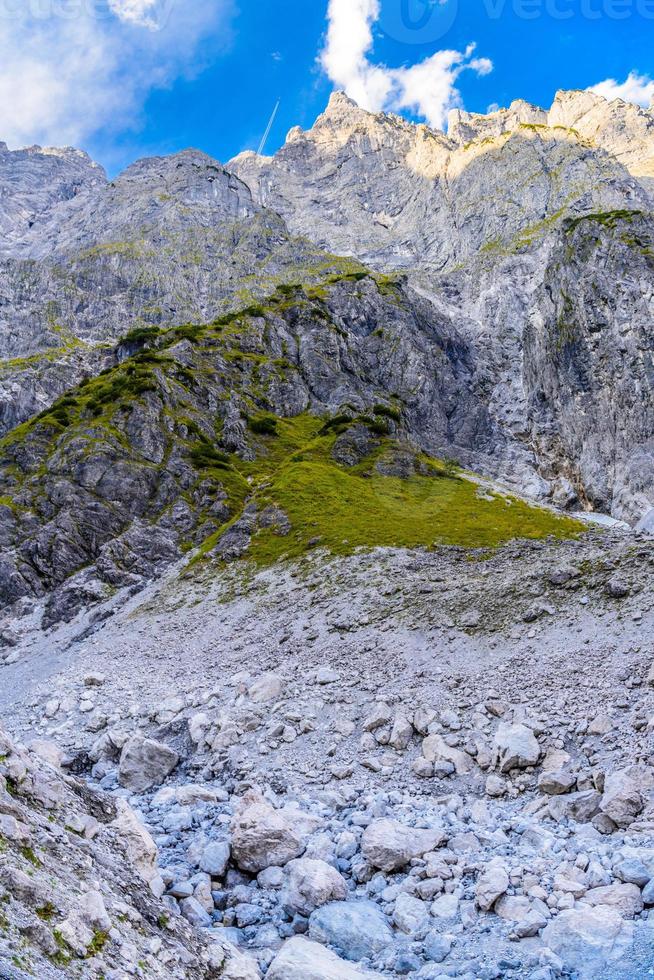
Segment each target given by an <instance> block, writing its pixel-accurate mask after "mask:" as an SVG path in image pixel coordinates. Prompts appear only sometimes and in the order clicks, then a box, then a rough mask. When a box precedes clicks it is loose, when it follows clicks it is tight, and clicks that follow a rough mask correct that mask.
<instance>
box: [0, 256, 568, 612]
mask: <svg viewBox="0 0 654 980" xmlns="http://www.w3.org/2000/svg"><path fill="white" fill-rule="evenodd" d="M325 419H327V420H331V421H327V422H325ZM281 420H288V421H283V422H282V421H281ZM453 442H454V443H456V444H457V445H461V446H466V447H468V449H469V451H470V452H471V453H474V451H475V450H477V449H479V448H481V449H484V448H486V447H487V451H488V452H491V451H493V450H494V451H496V452H497V453H501V452H503V451H506V452H510V447H508V446H506V445H505V444H504V443H505V440H504V439H503V436H502V433H501V432H498V431H497V430H496V426H495V425H494V423H493V421H492V420H491V418H490V417H489V414H488V411H487V408H486V405H485V400H484V395H483V392H482V391H479V390H478V389H477V383H476V380H475V365H474V357H473V355H472V353H471V351H470V350H469V349H468V347H467V346H466V344H465V343H464V341H463V340H462V338H461V337H460V336H459V334H458V333H457V331H456V329H455V327H454V326H453V325H452V324H451V323H450V322H448V321H446V320H442V321H438V320H436V319H435V317H434V312H433V310H432V308H431V306H430V304H429V303H428V302H427V301H425V300H423V299H421V298H420V297H419V296H417V295H416V294H414V293H412V292H411V291H408V290H406V288H405V287H404V286H403V285H402V284H401V282H399V281H394V280H389V279H386V278H384V277H380V278H374V277H370V276H368V275H367V274H366V273H356V274H352V275H345V276H343V277H340V278H339V277H334V278H333V280H332V281H331V282H329V283H328V284H326V285H323V286H319V287H306V288H302V287H289V286H282V287H280V289H278V291H277V293H276V294H275V295H274V296H273V298H272V299H271V300H270V301H269V304H268V305H267V306H260V305H259V306H256V307H251V308H248V309H246V310H245V311H243V312H242V313H239V314H227V315H225V316H224V317H222V318H221V319H220V320H218V321H216V322H214V323H212V324H209V325H207V326H205V327H202V326H195V327H193V326H186V327H181V328H178V329H175V328H173V329H171V330H168V331H157V329H156V328H149V329H143V328H141V329H137V330H135V331H133V332H132V333H131V334H130V335H128V336H127V338H126V339H125V340H124V341H123V343H122V344H120V345H119V347H118V349H117V351H116V352H115V355H114V365H113V366H112V367H110V368H108V369H106V370H105V371H104V372H103V373H102V374H101V375H100V376H99V377H97V378H95V379H93V380H91V381H87V382H85V383H84V384H82V385H80V386H78V387H77V388H73V389H71V390H70V391H69V392H68V393H67V395H66V396H65V397H64V398H62V399H59V400H58V401H57V402H55V404H54V405H53V406H52V407H51V408H50V409H49V410H47V411H45V412H43V413H41V415H40V416H38V417H37V418H36V419H34V420H32V421H30V422H28V423H26V424H25V425H23V426H22V427H20V428H18V429H16V430H15V431H14V432H12V433H10V434H9V435H8V436H7V437H5V439H4V440H3V442H2V444H1V445H2V450H3V458H2V464H1V465H0V504H1V505H2V506H1V507H0V512H1V513H2V515H3V531H2V535H3V545H4V552H3V557H2V560H1V561H0V602H3V603H11V602H13V601H15V600H17V599H19V598H20V597H22V596H24V595H42V594H43V593H44V591H47V590H48V589H51V588H53V587H56V586H60V585H62V583H64V582H65V581H66V579H67V578H68V577H69V576H70V575H72V574H74V573H75V572H78V571H79V570H81V569H85V570H86V571H85V572H84V575H83V581H82V582H77V583H76V586H75V590H74V592H71V591H70V590H64V593H63V594H59V593H55V594H54V596H53V597H52V599H51V602H50V612H49V613H48V616H53V617H55V618H58V617H59V616H60V615H67V614H68V613H70V614H73V613H74V612H76V610H77V608H78V606H79V603H80V601H81V600H83V599H88V598H92V597H93V594H94V592H93V590H94V589H96V591H97V590H99V592H98V595H99V596H102V595H103V594H104V592H105V591H106V590H104V591H103V587H102V585H100V584H99V583H98V581H97V578H96V576H99V578H100V579H101V580H102V582H104V583H108V584H109V585H110V586H114V587H115V586H118V585H121V586H122V585H128V584H134V583H136V582H137V581H138V577H137V576H138V575H143V574H146V575H148V574H151V573H152V572H153V571H155V570H156V569H157V568H158V567H161V566H162V565H164V564H165V563H166V562H168V561H170V560H172V559H173V558H176V557H178V556H179V554H180V548H182V547H183V546H184V545H185V544H186V545H188V546H190V545H201V544H202V543H203V542H209V544H210V546H211V547H213V546H216V545H218V546H219V550H220V553H224V554H225V555H226V556H230V557H234V555H235V554H241V553H243V552H244V551H246V550H247V547H248V545H249V543H250V540H251V538H252V537H253V535H254V533H255V532H256V531H258V530H261V529H262V528H265V527H267V526H273V527H275V528H277V530H278V532H279V535H280V536H281V537H282V538H286V537H287V536H288V535H289V534H290V533H291V532H292V533H293V535H295V538H293V543H294V545H297V535H298V534H299V535H300V540H301V542H302V543H303V545H304V546H306V545H307V542H308V540H309V539H310V538H312V537H315V534H316V531H315V530H314V531H313V532H310V533H307V534H305V533H304V532H305V530H306V527H307V526H308V523H310V521H309V518H308V517H307V515H306V514H305V513H302V514H298V515H297V516H296V517H295V518H294V517H293V513H294V501H293V499H292V497H293V492H294V491H293V488H295V490H296V491H297V492H298V493H301V484H302V482H303V481H304V482H306V481H307V480H308V481H309V482H310V481H311V478H313V479H314V480H315V482H316V484H317V483H319V482H320V479H321V478H326V479H328V480H331V481H332V483H333V481H334V480H336V481H337V482H338V481H340V482H339V483H338V485H341V484H342V483H343V481H344V480H345V473H346V471H347V470H348V469H350V470H352V471H353V472H354V470H353V468H355V467H357V466H358V465H360V464H363V463H364V462H365V461H366V460H367V461H368V466H369V467H370V469H371V471H372V472H373V473H378V474H379V475H380V476H382V477H389V478H390V477H392V476H396V477H410V476H413V475H414V474H418V473H422V474H423V475H424V476H425V478H426V479H425V483H424V485H422V487H423V496H422V498H421V501H417V504H418V506H419V509H420V507H424V506H425V505H426V504H427V501H428V500H432V501H433V500H434V499H437V498H438V495H439V492H440V491H442V490H443V487H445V488H446V492H445V494H444V496H443V497H442V500H443V503H444V504H446V505H447V504H448V503H451V504H453V506H454V511H456V510H457V508H459V507H460V506H462V505H463V504H464V503H465V504H466V505H467V503H468V501H467V500H465V501H464V500H463V499H462V498H460V492H464V496H465V491H464V490H463V485H461V486H460V487H459V484H460V480H459V479H458V478H454V484H453V483H452V480H450V481H449V483H448V480H447V479H446V480H445V484H444V483H443V480H442V479H441V480H440V481H439V480H438V479H436V480H435V481H434V480H431V482H430V479H429V477H430V469H429V467H430V465H431V464H426V461H421V460H420V459H419V457H418V456H417V455H416V448H415V447H419V448H420V449H422V450H426V451H429V452H431V453H432V454H439V455H446V453H447V448H448V446H450V445H451V444H452V443H453ZM412 447H413V448H412ZM294 454H295V455H294ZM287 459H288V461H289V463H290V465H291V470H294V469H295V473H293V474H291V475H290V476H289V475H288V474H286V476H287V479H286V480H285V481H282V483H281V484H280V486H279V487H278V493H277V494H275V492H273V491H270V492H268V493H267V494H262V495H257V492H256V491H257V488H258V486H259V485H261V486H262V487H269V486H270V485H271V480H272V479H273V477H274V476H275V475H276V474H277V475H278V474H279V472H280V471H281V468H282V464H284V462H285V461H286V460H287ZM303 463H307V464H312V466H310V467H309V469H307V470H303V469H302V467H301V466H299V465H298V466H297V468H295V467H294V466H293V464H303ZM325 467H327V469H325ZM362 475H363V476H368V477H370V472H368V470H366V471H365V473H363V474H362ZM435 476H440V477H444V474H443V473H442V472H437V471H435ZM360 483H361V481H360V480H359V479H357V480H355V481H354V482H352V483H350V482H349V481H347V480H345V484H344V485H345V496H347V494H348V493H350V492H359V493H361V492H362V488H361V485H360ZM454 485H456V486H457V496H456V499H455V500H451V499H450V496H449V491H450V490H451V489H452V486H454ZM378 489H380V490H381V487H380V488H378ZM470 493H471V495H472V498H473V499H474V493H473V491H472V490H471V491H470ZM289 496H290V497H291V499H290V500H288V499H287V498H289ZM382 498H383V492H382V494H381V495H380V496H379V497H378V501H377V502H378V504H379V505H380V506H382V505H383V499H382ZM489 499H491V498H489ZM371 502H372V503H374V500H372V501H371V499H367V500H366V499H364V500H363V503H364V504H368V505H369V504H370V503H371ZM280 505H281V506H280ZM407 506H408V504H407ZM484 507H485V505H484V503H483V501H482V500H480V501H479V502H478V508H479V517H478V520H479V523H480V524H483V520H482V511H483V510H484ZM503 508H504V504H502V505H501V507H500V508H499V509H500V510H501V509H503ZM454 511H453V512H452V514H451V517H452V518H453V519H454V516H455V514H454ZM513 511H514V514H515V517H516V523H515V525H512V524H510V523H509V525H507V526H506V528H505V529H504V530H503V531H502V532H500V533H499V537H498V539H502V538H506V537H507V536H511V534H512V533H516V534H517V533H525V534H526V536H532V534H533V532H534V528H533V527H531V526H530V525H529V521H527V522H526V523H525V522H524V521H523V520H522V518H523V517H524V515H523V514H522V511H520V509H519V508H518V507H517V505H516V507H514V508H513ZM421 512H422V511H421ZM388 516H389V518H390V517H391V515H390V514H389V515H388ZM425 516H426V512H425ZM489 516H492V515H490V514H489ZM315 517H316V515H314V516H313V517H312V518H311V520H314V521H315ZM396 520H397V515H395V516H394V517H393V520H389V525H390V526H391V527H392V526H393V525H394V523H395V521H396ZM234 521H236V522H237V523H236V524H234ZM316 526H318V525H317V524H316ZM224 528H227V529H228V530H227V532H226V535H225V537H226V542H223V543H221V529H224ZM537 530H538V533H543V532H544V531H547V530H551V531H552V532H556V530H557V522H556V521H555V520H553V521H552V520H550V521H546V523H545V525H539V526H538V528H537ZM561 530H562V531H565V530H566V526H565V522H564V523H562V524H561ZM567 530H574V527H573V525H572V524H571V525H570V527H569V528H567ZM380 533H382V532H381V531H380ZM431 533H432V537H433V538H434V539H437V538H438V537H439V533H440V536H441V539H442V540H451V541H452V543H465V542H466V541H467V540H469V534H468V531H467V528H463V529H462V532H461V536H460V537H457V535H456V533H454V534H448V533H447V532H445V535H444V536H443V532H442V531H441V532H438V530H437V529H436V527H434V529H433V530H432V532H431ZM356 534H357V531H356V529H355V527H354V526H353V525H352V526H351V527H350V528H349V530H347V529H346V531H345V532H344V535H343V537H344V538H347V539H348V541H349V542H350V545H352V546H353V545H355V544H356V540H355V539H356ZM478 534H480V535H481V537H480V540H479V543H480V544H481V543H485V539H484V541H482V538H483V532H482V531H481V528H480V529H479V531H478ZM212 536H213V537H212ZM235 537H236V538H237V539H238V542H237V547H236V549H235V546H234V539H235ZM491 538H492V535H491ZM366 540H367V539H366V537H365V535H364V537H363V538H361V542H360V543H362V544H363V543H365V542H366ZM395 540H396V539H395V538H394V537H393V531H392V530H391V536H390V538H389V539H388V543H389V544H392V543H394V541H395ZM400 540H401V539H400V538H398V539H397V543H400ZM282 543H283V545H284V546H283V547H282V548H281V549H280V551H281V552H284V551H287V550H288V548H287V545H286V543H285V542H282ZM331 543H332V544H333V545H336V546H338V544H339V542H338V541H332V542H331ZM416 543H418V541H417V540H416ZM269 547H270V546H269ZM205 550H206V547H205ZM232 552H234V554H232ZM92 563H95V565H94V568H93V578H92V581H91V583H90V584H89V571H88V566H89V565H91V564H92Z"/></svg>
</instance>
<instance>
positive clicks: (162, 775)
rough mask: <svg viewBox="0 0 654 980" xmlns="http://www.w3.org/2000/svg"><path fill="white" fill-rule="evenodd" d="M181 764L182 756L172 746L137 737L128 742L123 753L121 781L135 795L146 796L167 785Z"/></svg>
mask: <svg viewBox="0 0 654 980" xmlns="http://www.w3.org/2000/svg"><path fill="white" fill-rule="evenodd" d="M178 762H179V756H178V755H177V753H176V752H175V750H174V749H171V748H170V747H169V746H168V745H165V744H164V743H163V742H157V741H156V740H155V739H153V738H144V737H143V736H142V735H133V736H132V738H130V739H128V740H127V741H126V742H125V744H124V746H123V751H122V752H121V754H120V763H119V766H118V781H119V782H120V785H121V786H124V787H125V788H126V789H131V790H132V791H133V792H134V793H145V791H146V790H148V789H152V787H153V786H159V785H160V784H161V783H163V781H164V779H166V777H167V776H169V775H170V773H171V772H172V771H173V769H174V768H175V766H176V765H177V763H178Z"/></svg>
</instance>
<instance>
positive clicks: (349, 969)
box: [266, 936, 381, 980]
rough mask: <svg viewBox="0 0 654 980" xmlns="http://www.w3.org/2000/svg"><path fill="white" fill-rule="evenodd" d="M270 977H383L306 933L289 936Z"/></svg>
mask: <svg viewBox="0 0 654 980" xmlns="http://www.w3.org/2000/svg"><path fill="white" fill-rule="evenodd" d="M266 977H267V980H381V975H380V974H379V973H370V972H369V971H368V970H363V969H361V968H360V967H358V966H356V965H355V964H354V963H348V962H347V961H346V960H342V959H341V958H340V956H337V955H336V953H332V951H331V950H329V949H326V948H325V947H324V946H321V945H320V943H314V942H311V940H310V939H305V938H304V936H294V937H293V938H292V939H288V940H287V941H286V942H285V943H284V945H283V946H282V948H281V949H280V951H279V953H278V954H277V956H276V957H275V959H274V960H273V961H272V963H271V964H270V969H269V970H268V973H267V974H266Z"/></svg>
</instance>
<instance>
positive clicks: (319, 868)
mask: <svg viewBox="0 0 654 980" xmlns="http://www.w3.org/2000/svg"><path fill="white" fill-rule="evenodd" d="M285 870H286V874H287V885H286V890H285V892H284V904H285V905H286V906H287V907H288V908H290V909H291V910H292V911H293V912H299V913H300V914H301V915H310V914H311V913H312V912H314V911H315V910H316V909H317V908H320V906H321V905H326V904H327V902H332V901H340V900H342V899H345V898H346V897H347V883H346V881H345V879H344V878H343V876H342V875H340V874H339V873H338V871H337V870H336V869H335V868H333V867H332V866H331V865H330V864H327V863H326V862H325V861H320V860H316V859H313V858H298V859H296V860H294V861H289V863H288V864H287V865H286V869H285Z"/></svg>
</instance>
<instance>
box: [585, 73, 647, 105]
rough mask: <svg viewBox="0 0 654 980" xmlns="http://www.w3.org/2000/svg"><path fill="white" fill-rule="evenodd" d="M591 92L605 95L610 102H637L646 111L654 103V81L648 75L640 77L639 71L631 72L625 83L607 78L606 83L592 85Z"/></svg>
mask: <svg viewBox="0 0 654 980" xmlns="http://www.w3.org/2000/svg"><path fill="white" fill-rule="evenodd" d="M589 91H590V92H597V94H598V95H603V96H604V98H605V99H608V100H609V102H611V101H612V100H613V99H624V101H625V102H635V104H636V105H640V106H643V108H645V109H647V108H648V107H649V106H650V105H651V104H652V102H653V101H654V81H653V80H652V79H651V78H649V77H648V76H647V75H639V74H638V72H637V71H632V72H629V75H628V76H627V79H626V81H624V82H617V81H616V80H615V78H607V79H606V81H604V82H599V83H598V84H597V85H592V86H591V87H590V89H589Z"/></svg>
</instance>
